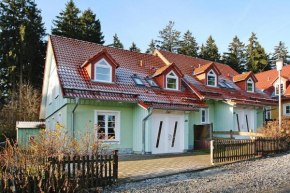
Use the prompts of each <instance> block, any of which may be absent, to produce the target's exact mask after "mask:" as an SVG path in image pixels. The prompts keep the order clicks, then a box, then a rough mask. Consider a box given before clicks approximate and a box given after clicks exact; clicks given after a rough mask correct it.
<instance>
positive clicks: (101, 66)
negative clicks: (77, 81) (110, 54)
mask: <svg viewBox="0 0 290 193" xmlns="http://www.w3.org/2000/svg"><path fill="white" fill-rule="evenodd" d="M95 80H96V81H100V82H112V66H111V65H110V64H108V62H107V61H106V60H105V59H102V60H100V61H99V62H97V63H96V64H95Z"/></svg>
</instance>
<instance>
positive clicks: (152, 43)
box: [146, 39, 156, 54]
mask: <svg viewBox="0 0 290 193" xmlns="http://www.w3.org/2000/svg"><path fill="white" fill-rule="evenodd" d="M148 46H149V48H148V49H147V50H146V54H152V53H153V52H154V50H155V49H156V45H155V41H154V40H153V39H152V40H151V42H150V44H149V45H148Z"/></svg>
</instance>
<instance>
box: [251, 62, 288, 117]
mask: <svg viewBox="0 0 290 193" xmlns="http://www.w3.org/2000/svg"><path fill="white" fill-rule="evenodd" d="M256 77H257V79H258V81H259V82H258V83H257V87H258V88H259V89H261V90H262V91H263V92H265V93H266V94H268V96H270V97H272V98H273V99H278V97H279V77H278V71H277V70H276V69H273V70H268V71H265V72H261V73H258V74H256ZM280 86H281V93H282V96H281V99H282V100H281V101H282V109H281V110H282V112H281V115H282V116H290V66H289V65H287V66H283V68H282V71H281V84H280ZM277 105H278V103H277ZM277 105H274V106H268V107H266V109H267V111H266V119H277V118H278V117H279V108H278V106H277Z"/></svg>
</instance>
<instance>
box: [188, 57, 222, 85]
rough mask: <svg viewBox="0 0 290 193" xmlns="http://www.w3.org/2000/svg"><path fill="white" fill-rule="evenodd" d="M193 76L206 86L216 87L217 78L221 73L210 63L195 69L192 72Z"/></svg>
mask: <svg viewBox="0 0 290 193" xmlns="http://www.w3.org/2000/svg"><path fill="white" fill-rule="evenodd" d="M193 75H195V76H196V78H197V79H198V80H199V81H201V82H202V83H203V84H205V85H206V86H210V87H217V86H218V77H219V75H221V72H220V71H219V69H218V68H217V66H216V65H215V64H214V62H210V63H208V64H205V65H203V66H199V67H198V68H196V69H195V70H194V72H193Z"/></svg>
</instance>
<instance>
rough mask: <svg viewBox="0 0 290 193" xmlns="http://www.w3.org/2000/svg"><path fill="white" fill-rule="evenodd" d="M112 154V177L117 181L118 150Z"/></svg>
mask: <svg viewBox="0 0 290 193" xmlns="http://www.w3.org/2000/svg"><path fill="white" fill-rule="evenodd" d="M113 152H114V165H113V167H114V169H113V170H114V174H115V175H114V177H115V179H116V180H117V179H118V150H116V149H115V150H114V151H113Z"/></svg>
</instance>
